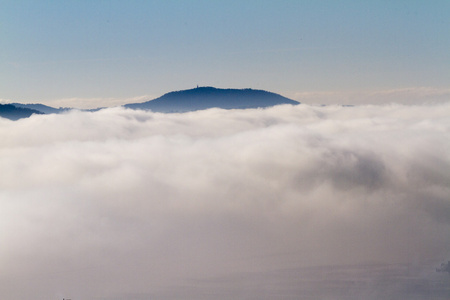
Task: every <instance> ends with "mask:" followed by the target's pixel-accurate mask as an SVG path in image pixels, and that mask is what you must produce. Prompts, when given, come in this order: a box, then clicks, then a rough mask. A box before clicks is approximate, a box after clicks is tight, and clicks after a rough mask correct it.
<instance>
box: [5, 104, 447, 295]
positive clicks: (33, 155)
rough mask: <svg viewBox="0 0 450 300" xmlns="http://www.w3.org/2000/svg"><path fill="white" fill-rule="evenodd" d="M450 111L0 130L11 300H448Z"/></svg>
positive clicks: (70, 117) (87, 116)
mask: <svg viewBox="0 0 450 300" xmlns="http://www.w3.org/2000/svg"><path fill="white" fill-rule="evenodd" d="M449 112H450V104H449V103H447V104H436V105H426V106H425V105H423V106H402V105H385V106H355V107H340V106H327V107H313V106H308V105H298V106H290V105H283V106H277V107H274V108H269V109H249V110H220V109H210V110H206V111H198V112H191V113H185V114H158V113H151V112H144V111H133V110H126V109H122V108H111V109H105V110H101V111H98V112H94V113H91V112H80V111H72V112H69V113H66V114H60V115H41V116H32V117H30V118H28V119H22V120H19V121H15V122H13V121H9V120H6V119H0V170H1V172H0V243H1V244H2V247H1V248H0V249H1V250H0V269H1V270H2V271H1V272H0V297H1V298H2V299H10V300H15V299H17V300H19V299H27V298H33V299H38V300H40V299H42V300H44V299H47V300H48V299H61V298H63V297H66V298H71V299H73V300H77V299H149V298H151V299H231V298H238V299H264V298H266V299H297V298H298V297H299V295H300V297H302V299H318V298H320V299H390V298H393V297H394V296H396V297H397V296H398V297H410V299H415V298H414V297H417V299H447V298H448V296H450V291H449V290H448V289H446V288H445V287H446V286H447V287H448V286H449V285H448V282H449V279H448V278H447V277H448V276H443V275H445V274H435V272H434V269H433V267H434V265H435V264H438V265H439V264H440V263H441V262H442V261H446V260H448V259H450V250H449V249H450V235H449V234H448V233H449V232H450V200H449V199H450V118H449V117H448V116H449ZM344 266H352V267H351V268H350V269H348V268H347V269H345V271H342V268H344ZM358 266H370V267H367V268H368V269H364V268H363V270H369V269H370V270H369V271H367V272H368V273H367V274H369V273H370V274H372V275H370V276H369V275H367V274H366V273H364V272H362V271H355V270H361V269H358ZM377 266H378V267H377ZM386 266H392V267H391V268H390V269H389V267H386ZM405 266H408V267H407V268H406V267H405ZM424 266H425V267H424ZM319 267H324V268H325V269H320V268H319ZM352 268H356V269H352ZM374 268H375V269H376V270H375V271H374ZM377 268H378V269H377ZM380 268H381V270H382V271H380ZM386 268H387V269H386ZM405 268H406V269H405ZM409 268H411V269H409ZM414 268H416V269H417V271H416V269H414ZM394 269H395V272H400V273H399V274H401V275H402V276H403V275H405V274H406V275H408V274H409V275H410V276H412V277H411V278H413V279H412V280H415V281H414V282H415V283H417V280H421V281H419V282H420V283H421V284H419V285H417V284H416V285H411V282H409V281H405V280H406V279H404V278H405V277H402V278H403V279H401V280H400V279H399V278H400V277H401V276H400V277H399V276H396V274H397V273H395V272H394V273H395V274H394V273H392V272H393V270H394ZM311 270H313V271H311ZM318 270H319V271H318ZM320 270H322V271H321V272H325V273H320ZM323 270H325V271H323ZM327 270H334V271H333V272H337V273H327V272H328V271H327ZM336 270H338V271H339V270H341V271H339V272H340V273H339V272H338V271H336ZM317 272H319V273H317ZM355 272H356V273H355ZM358 272H362V273H361V274H366V275H367V276H368V277H367V278H366V279H365V280H364V281H363V282H362V281H361V280H362V279H361V278H362V277H364V276H365V275H361V276H359V275H358V276H355V274H359V273H358ZM402 272H403V273H402ZM405 272H406V273H405ZM408 272H409V273H408ZM414 272H415V273H414ZM318 274H319V275H318ZM323 274H325V275H323ZM327 274H328V275H327ZM330 274H338V275H330ZM339 274H341V275H339ZM342 274H345V276H344V277H345V280H344V279H342V278H344V277H342V276H343V275H342ZM374 274H375V275H374ZM406 275H405V276H406ZM333 276H336V277H333ZM339 276H341V277H339ZM417 276H418V277H417ZM442 276H443V277H442ZM349 278H351V279H349ZM444 278H446V279H444ZM339 280H341V281H339ZM342 280H343V281H342ZM402 280H403V281H402ZM445 280H447V281H445ZM336 282H338V283H336ZM339 282H341V284H339ZM349 282H353V285H352V284H350V283H349ZM380 282H381V283H380ZM349 284H350V285H349ZM383 284H384V285H383ZM412 286H414V289H413V288H412ZM349 291H353V292H352V293H351V294H349ZM380 293H384V294H380ZM308 297H309V298H308ZM394 298H395V297H394Z"/></svg>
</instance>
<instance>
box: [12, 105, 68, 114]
mask: <svg viewBox="0 0 450 300" xmlns="http://www.w3.org/2000/svg"><path fill="white" fill-rule="evenodd" d="M11 104H12V105H14V106H15V107H20V108H29V109H34V110H37V111H40V112H41V113H44V114H58V113H61V112H64V111H68V110H71V108H67V107H60V108H54V107H51V106H47V105H44V104H39V103H34V104H22V103H11Z"/></svg>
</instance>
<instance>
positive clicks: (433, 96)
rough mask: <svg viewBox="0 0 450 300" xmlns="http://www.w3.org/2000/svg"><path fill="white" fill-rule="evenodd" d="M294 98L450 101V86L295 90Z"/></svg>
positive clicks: (350, 101)
mask: <svg viewBox="0 0 450 300" xmlns="http://www.w3.org/2000/svg"><path fill="white" fill-rule="evenodd" d="M287 96H290V97H292V99H295V100H298V101H300V102H304V103H310V104H386V103H400V104H412V105H415V104H429V103H443V102H450V89H449V88H436V87H409V88H397V89H387V90H367V91H303V92H293V93H290V94H289V95H287Z"/></svg>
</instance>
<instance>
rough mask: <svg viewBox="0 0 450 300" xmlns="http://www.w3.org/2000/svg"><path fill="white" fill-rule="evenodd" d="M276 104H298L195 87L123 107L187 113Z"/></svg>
mask: <svg viewBox="0 0 450 300" xmlns="http://www.w3.org/2000/svg"><path fill="white" fill-rule="evenodd" d="M279 104H291V105H296V104H300V102H297V101H294V100H291V99H289V98H286V97H283V96H281V95H279V94H276V93H272V92H268V91H264V90H255V89H250V88H247V89H230V88H228V89H221V88H215V87H210V86H207V87H196V88H193V89H188V90H179V91H173V92H169V93H166V94H164V95H162V96H161V97H159V98H156V99H153V100H149V101H146V102H141V103H129V104H125V105H123V106H124V107H126V108H131V109H143V110H151V111H154V112H164V113H170V112H188V111H195V110H203V109H209V108H223V109H246V108H263V107H270V106H275V105H279Z"/></svg>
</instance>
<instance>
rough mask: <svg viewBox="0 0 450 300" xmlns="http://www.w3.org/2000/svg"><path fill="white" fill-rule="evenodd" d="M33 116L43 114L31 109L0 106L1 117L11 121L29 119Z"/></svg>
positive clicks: (8, 105) (10, 105)
mask: <svg viewBox="0 0 450 300" xmlns="http://www.w3.org/2000/svg"><path fill="white" fill-rule="evenodd" d="M32 114H43V113H42V112H40V111H37V110H35V109H30V108H23V107H16V106H14V105H12V104H0V117H2V118H7V119H10V120H14V121H15V120H19V119H22V118H28V117H29V116H31V115H32Z"/></svg>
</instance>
